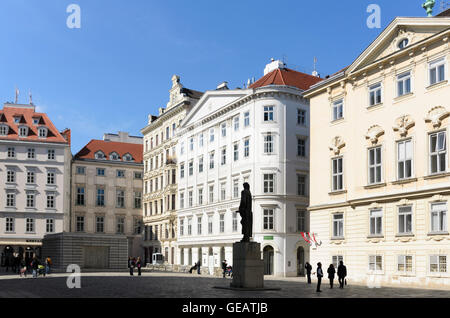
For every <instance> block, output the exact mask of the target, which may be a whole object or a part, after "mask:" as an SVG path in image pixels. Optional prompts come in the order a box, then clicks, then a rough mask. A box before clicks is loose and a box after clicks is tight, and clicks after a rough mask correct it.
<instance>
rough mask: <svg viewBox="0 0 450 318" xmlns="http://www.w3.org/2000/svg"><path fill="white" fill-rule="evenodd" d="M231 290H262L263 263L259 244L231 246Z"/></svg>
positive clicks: (238, 243) (236, 244)
mask: <svg viewBox="0 0 450 318" xmlns="http://www.w3.org/2000/svg"><path fill="white" fill-rule="evenodd" d="M230 287H232V288H256V289H258V288H264V261H263V260H261V244H259V243H256V242H237V243H234V244H233V282H232V283H231V284H230Z"/></svg>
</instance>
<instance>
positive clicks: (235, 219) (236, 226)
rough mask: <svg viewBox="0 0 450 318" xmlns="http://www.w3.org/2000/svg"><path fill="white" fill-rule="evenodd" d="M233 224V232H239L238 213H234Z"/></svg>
mask: <svg viewBox="0 0 450 318" xmlns="http://www.w3.org/2000/svg"><path fill="white" fill-rule="evenodd" d="M231 224H232V231H233V232H237V230H238V220H237V212H233V219H232V222H231Z"/></svg>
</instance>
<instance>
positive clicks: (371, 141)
mask: <svg viewBox="0 0 450 318" xmlns="http://www.w3.org/2000/svg"><path fill="white" fill-rule="evenodd" d="M449 27H450V18H449V17H443V16H442V17H431V18H396V19H395V20H394V21H393V22H392V23H391V24H390V25H389V26H388V27H387V28H386V29H385V30H384V31H382V33H381V34H380V35H379V36H378V37H377V38H376V39H375V41H373V42H372V43H371V44H370V46H369V47H368V48H367V49H366V50H365V51H364V52H363V53H362V54H361V55H360V56H359V57H358V58H357V59H356V60H355V61H354V62H353V63H352V64H351V65H350V66H349V67H347V68H345V69H344V70H342V71H340V72H338V73H337V74H335V75H333V76H331V77H330V78H328V79H326V80H324V81H323V82H320V83H318V84H316V85H314V86H313V87H312V88H311V89H310V90H308V91H307V92H306V93H305V97H307V98H309V99H310V102H311V184H310V189H311V193H310V207H309V211H310V218H311V230H312V231H314V232H316V233H318V234H319V237H320V239H321V240H322V245H321V246H318V247H315V248H312V250H311V260H312V262H313V264H314V265H315V264H316V263H317V262H319V261H320V262H322V264H330V263H334V264H335V265H336V264H337V263H338V261H340V260H343V261H344V263H345V264H346V265H347V270H348V275H349V276H348V277H349V279H350V280H351V281H355V282H356V281H359V282H366V283H368V284H401V285H405V284H414V285H420V286H428V287H432V286H442V285H449V284H450V268H449V266H448V263H449V260H450V249H449V240H450V235H449V231H448V217H449V214H448V206H449V202H448V201H449V199H450V176H449V175H450V169H449V160H448V134H449V131H448V129H449V125H450V121H449V120H450V119H449V114H450V113H449V111H450V109H449V107H450V103H449V102H450V84H449V74H450V73H449V62H450V46H449V35H450V29H449Z"/></svg>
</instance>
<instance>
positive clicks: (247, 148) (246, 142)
mask: <svg viewBox="0 0 450 318" xmlns="http://www.w3.org/2000/svg"><path fill="white" fill-rule="evenodd" d="M249 155H250V139H249V138H246V139H244V157H245V158H248V157H249Z"/></svg>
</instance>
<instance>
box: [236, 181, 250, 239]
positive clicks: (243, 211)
mask: <svg viewBox="0 0 450 318" xmlns="http://www.w3.org/2000/svg"><path fill="white" fill-rule="evenodd" d="M239 214H240V215H241V224H242V234H243V235H244V237H243V238H242V240H241V242H250V238H251V237H252V228H253V213H252V194H251V192H250V185H249V184H248V183H247V182H245V183H244V190H242V192H241V204H240V205H239Z"/></svg>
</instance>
